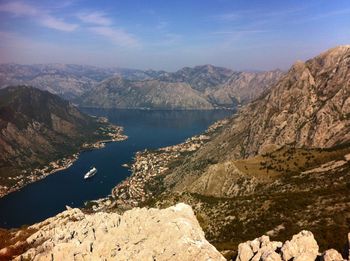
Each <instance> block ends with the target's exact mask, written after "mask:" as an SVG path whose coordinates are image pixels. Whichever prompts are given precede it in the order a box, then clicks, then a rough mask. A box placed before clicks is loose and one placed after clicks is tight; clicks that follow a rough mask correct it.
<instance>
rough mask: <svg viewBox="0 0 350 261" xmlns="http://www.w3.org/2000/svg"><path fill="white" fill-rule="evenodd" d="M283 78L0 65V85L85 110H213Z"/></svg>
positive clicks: (200, 70)
mask: <svg viewBox="0 0 350 261" xmlns="http://www.w3.org/2000/svg"><path fill="white" fill-rule="evenodd" d="M282 75H283V73H282V72H281V71H278V70H277V71H271V72H259V73H255V72H234V71H232V70H230V69H226V68H222V67H215V66H212V65H203V66H196V67H193V68H190V67H185V68H183V69H181V70H178V71H176V72H173V73H170V72H165V71H153V70H146V71H141V70H132V69H119V68H97V67H93V66H82V65H65V64H47V65H18V64H2V65H0V87H5V86H9V85H19V84H20V85H24V84H25V85H30V86H34V87H37V88H39V89H42V90H47V91H49V92H51V93H54V94H58V95H60V96H61V97H63V98H66V99H70V100H72V101H74V102H75V103H78V104H79V105H81V106H86V107H103V108H144V107H147V108H152V109H213V108H217V107H235V106H236V105H237V104H245V103H247V102H249V101H251V100H253V99H255V98H257V97H258V96H259V95H260V94H261V93H262V92H263V91H265V90H266V89H268V88H269V87H270V86H272V85H273V84H274V83H276V82H277V81H278V80H279V79H280V77H281V76H282ZM140 97H145V100H142V99H140Z"/></svg>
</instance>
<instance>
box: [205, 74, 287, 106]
mask: <svg viewBox="0 0 350 261" xmlns="http://www.w3.org/2000/svg"><path fill="white" fill-rule="evenodd" d="M283 75H284V72H282V71H280V70H275V71H267V72H234V73H233V74H232V75H231V76H230V77H229V78H228V79H227V80H226V81H225V82H224V83H223V84H222V85H220V86H218V87H217V88H215V89H214V90H210V91H209V92H208V96H209V99H210V101H212V102H213V103H215V104H217V105H218V106H229V105H230V104H234V103H237V104H247V103H249V102H250V101H253V100H255V99H256V98H258V97H259V96H260V95H261V94H262V93H263V92H265V91H266V90H268V89H269V88H270V87H272V86H273V85H274V84H276V83H277V82H278V80H279V79H281V77H282V76H283Z"/></svg>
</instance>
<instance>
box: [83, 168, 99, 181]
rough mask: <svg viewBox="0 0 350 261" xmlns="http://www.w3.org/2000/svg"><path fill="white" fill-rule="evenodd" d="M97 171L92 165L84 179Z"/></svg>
mask: <svg viewBox="0 0 350 261" xmlns="http://www.w3.org/2000/svg"><path fill="white" fill-rule="evenodd" d="M96 172H97V169H96V168H95V167H92V168H91V169H90V170H89V171H88V172H87V173H86V174H85V176H84V179H88V178H91V177H92V176H94V175H95V174H96Z"/></svg>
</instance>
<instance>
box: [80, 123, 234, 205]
mask: <svg viewBox="0 0 350 261" xmlns="http://www.w3.org/2000/svg"><path fill="white" fill-rule="evenodd" d="M228 122H229V121H228V120H227V119H223V120H219V121H217V122H215V123H214V124H212V125H211V126H209V127H208V129H207V130H206V131H205V132H203V133H201V134H198V135H195V136H193V137H190V138H188V139H187V140H186V141H184V142H183V143H180V144H175V145H172V146H168V147H163V148H159V149H156V150H152V151H149V150H147V149H146V150H144V151H139V152H137V153H136V154H135V158H134V161H133V162H132V163H131V164H127V165H128V168H129V169H130V170H131V171H132V174H131V176H130V177H128V178H126V179H125V180H124V181H122V182H121V183H119V184H117V185H116V186H115V187H114V188H113V189H112V191H111V194H110V195H109V196H107V197H105V198H101V199H97V200H92V201H88V202H86V204H85V208H87V209H91V210H93V211H99V210H102V209H111V208H117V209H119V210H127V209H130V208H133V207H138V206H140V204H141V203H143V202H145V201H147V200H149V199H150V198H152V196H153V194H152V192H151V191H149V189H148V188H147V186H149V185H150V184H151V183H152V181H154V180H156V179H157V178H161V177H162V176H165V175H166V174H167V172H168V171H169V170H170V169H171V168H172V166H171V165H172V164H176V161H177V160H178V159H179V158H181V157H182V156H183V155H186V154H189V153H194V152H195V151H197V150H198V149H199V148H200V147H202V146H203V145H204V144H205V143H207V142H208V141H209V140H210V139H211V135H213V134H214V133H215V132H216V131H217V130H218V129H220V128H222V127H223V126H225V125H226V124H228ZM124 165H125V164H124ZM123 167H126V166H123ZM89 205H90V207H89Z"/></svg>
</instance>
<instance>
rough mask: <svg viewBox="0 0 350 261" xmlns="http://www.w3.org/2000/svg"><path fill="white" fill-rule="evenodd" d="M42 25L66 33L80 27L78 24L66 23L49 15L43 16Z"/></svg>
mask: <svg viewBox="0 0 350 261" xmlns="http://www.w3.org/2000/svg"><path fill="white" fill-rule="evenodd" d="M40 24H42V25H43V26H45V27H48V28H52V29H56V30H59V31H65V32H72V31H74V30H75V29H77V28H78V27H79V26H78V25H77V24H71V23H66V22H64V21H63V20H61V19H57V18H55V17H53V16H49V15H46V16H43V17H42V18H41V19H40Z"/></svg>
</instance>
